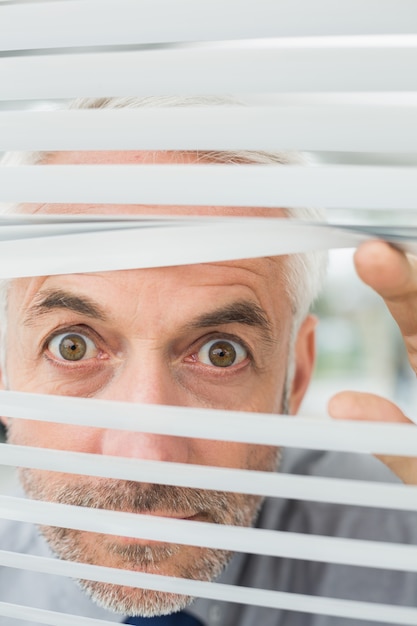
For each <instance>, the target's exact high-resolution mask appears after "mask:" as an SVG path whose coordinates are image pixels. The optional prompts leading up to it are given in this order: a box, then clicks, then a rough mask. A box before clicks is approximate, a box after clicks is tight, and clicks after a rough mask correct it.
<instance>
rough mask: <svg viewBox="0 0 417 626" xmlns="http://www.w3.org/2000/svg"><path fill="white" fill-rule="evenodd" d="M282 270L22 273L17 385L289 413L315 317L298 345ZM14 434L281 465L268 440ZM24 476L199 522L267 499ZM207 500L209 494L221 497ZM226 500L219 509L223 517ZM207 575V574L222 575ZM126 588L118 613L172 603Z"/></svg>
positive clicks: (10, 364) (25, 428)
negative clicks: (80, 348) (74, 338)
mask: <svg viewBox="0 0 417 626" xmlns="http://www.w3.org/2000/svg"><path fill="white" fill-rule="evenodd" d="M176 158H178V157H176V156H174V155H173V154H170V153H164V154H158V153H156V154H155V153H153V154H149V153H69V154H65V155H60V154H58V155H55V156H54V157H53V159H52V162H53V163H97V162H103V163H107V162H108V163H110V162H117V163H137V162H144V163H147V162H160V163H164V162H172V161H175V159H176ZM187 159H189V160H191V161H192V160H193V159H194V157H192V156H191V155H187V154H186V155H182V157H181V161H185V160H187ZM25 210H26V211H27V212H31V213H44V214H45V213H79V212H80V211H81V212H83V213H85V212H89V213H109V214H110V213H132V214H150V213H152V212H154V213H162V212H166V213H172V212H175V213H180V214H188V213H190V214H213V213H217V214H221V215H235V214H242V213H243V214H245V213H247V210H246V209H238V208H237V209H234V208H225V207H174V208H173V207H148V206H141V205H137V206H128V207H121V206H114V205H113V206H112V205H110V206H109V205H105V206H99V205H94V206H83V207H80V206H73V205H42V206H26V207H25ZM251 214H253V215H270V211H269V210H263V209H253V210H252V211H251ZM277 214H278V215H281V212H280V211H277ZM284 270H285V258H284V257H277V258H265V259H250V260H240V261H234V262H227V263H210V264H204V265H202V264H200V265H194V266H185V267H171V268H153V269H141V270H129V271H118V272H102V273H94V274H82V275H81V274H77V275H68V276H47V277H35V278H28V279H19V280H15V281H13V283H12V285H11V287H10V292H9V309H8V314H9V321H8V336H7V363H6V369H7V381H8V388H9V389H13V390H18V391H27V392H38V393H39V392H41V393H48V394H58V395H64V396H65V395H74V396H83V397H94V398H98V399H107V400H122V401H130V402H139V403H151V404H153V403H158V404H165V405H177V406H188V407H208V408H218V409H220V408H221V409H233V410H236V409H237V410H241V411H255V412H264V413H280V412H281V411H282V407H283V401H284V389H285V388H286V385H287V365H288V361H289V357H290V349H291V350H292V349H293V352H294V354H293V357H292V359H293V362H294V376H293V379H292V381H290V385H289V388H288V389H287V390H286V395H287V397H286V399H285V400H286V402H287V403H288V410H289V412H290V413H296V412H297V410H298V408H299V406H300V403H301V401H302V398H303V396H304V393H305V391H306V389H307V386H308V383H309V381H310V377H311V373H312V369H313V363H314V351H315V348H314V330H315V325H316V320H315V319H314V318H313V317H311V316H308V317H307V318H306V319H305V321H304V322H303V324H302V325H301V327H300V329H299V331H298V335H297V337H296V341H295V345H294V347H293V346H292V345H291V346H290V338H291V336H292V315H293V314H292V303H291V301H290V298H289V296H288V294H287V291H286V289H285V282H284ZM155 285H157V286H158V287H157V289H156V288H155ZM58 296H59V298H60V299H59V298H58ZM74 303H76V304H75V305H74ZM81 305H83V307H84V308H82V307H81ZM68 334H73V335H74V334H76V335H78V336H80V335H81V336H82V337H83V338H84V340H85V341H87V342H88V345H89V352H88V354H87V356H86V357H85V358H84V359H82V360H81V361H68V360H65V359H64V358H63V357H62V355H61V353H60V352H59V344H60V341H61V339H62V338H63V337H64V336H65V335H68ZM220 339H221V340H223V341H226V342H229V343H228V345H230V342H232V344H231V345H233V346H234V348H235V350H236V351H237V359H236V361H235V362H233V363H232V364H231V365H230V366H228V367H218V366H215V365H213V364H212V362H210V360H209V359H208V353H209V352H208V351H209V347H210V345H211V344H210V342H211V343H212V342H213V341H215V340H220ZM9 437H10V440H11V441H12V442H13V443H16V444H20V445H32V446H37V447H45V448H54V449H62V450H71V451H77V452H87V453H93V454H104V455H110V456H123V457H132V458H141V459H151V460H158V461H167V462H180V463H193V464H199V465H214V466H220V467H233V468H242V469H260V470H268V471H269V470H273V469H275V467H276V464H277V450H276V448H273V447H269V446H257V445H250V444H238V443H225V442H221V441H207V440H201V439H190V438H180V437H170V436H161V435H154V434H148V433H130V432H126V431H117V430H106V429H98V428H80V427H78V426H77V427H75V426H70V425H66V426H60V425H54V424H51V423H42V422H31V421H29V420H27V421H26V420H12V421H11V423H10V424H9ZM22 479H23V483H24V486H25V488H26V489H27V491H28V492H29V494H30V495H31V496H32V497H36V498H41V499H50V500H59V495H58V494H59V493H60V491H62V489H65V490H66V493H67V497H66V501H71V502H73V503H77V501H76V500H74V499H72V498H73V496H72V495H71V494H72V493H75V492H76V490H77V489H78V488H85V491H86V493H89V494H90V493H94V494H97V497H98V498H99V499H98V500H97V502H96V505H97V506H100V507H104V508H122V510H125V511H138V512H139V511H141V510H143V511H146V512H148V513H149V514H152V515H160V516H165V517H179V518H183V519H189V518H192V519H193V520H196V521H198V520H204V521H215V522H217V523H232V524H244V525H250V524H252V523H253V520H254V517H255V516H256V512H257V510H258V507H259V505H260V499H258V498H254V497H253V496H245V495H238V494H232V495H231V496H230V499H229V500H228V501H227V504H226V505H223V509H224V511H223V512H222V510H221V509H222V507H221V506H217V505H216V504H215V503H213V504H212V505H210V504H207V506H206V508H204V507H203V508H202V509H201V510H200V509H199V508H198V507H197V500H196V499H195V497H193V494H191V495H190V499H187V497H188V496H187V494H185V493H183V492H186V491H188V492H190V491H193V490H182V491H179V492H178V497H177V498H176V499H175V503H173V502H171V501H170V499H169V493H168V492H167V493H166V494H165V496H166V497H165V498H162V497H161V498H160V500H159V501H158V502H157V504H155V503H153V504H152V505H149V506H148V505H146V506H148V509H149V510H147V509H146V507H145V505H144V504H143V502H142V503H141V504H140V506H139V505H137V504H136V505H133V504H132V502H131V501H129V500H128V498H127V497H126V498H125V500H123V499H122V500H119V501H116V499H115V500H114V501H109V500H107V499H106V497H107V496H106V494H107V493H109V492H114V493H126V494H127V493H129V494H131V495H132V498H133V497H134V496H133V487H132V485H131V484H130V485H128V484H126V483H124V484H123V486H121V485H120V483H118V481H113V482H114V484H111V482H110V481H109V480H106V479H94V481H91V480H90V482H87V479H86V478H85V477H81V476H77V475H65V474H58V473H51V472H44V471H36V470H25V471H24V472H22ZM135 485H136V484H135ZM137 485H139V486H138V487H137V486H135V487H134V489H135V490H141V492H144V493H145V494H146V493H147V490H149V489H151V486H150V485H147V484H145V483H138V484H137ZM71 490H72V491H71ZM171 490H172V488H171ZM194 494H195V492H194ZM183 496H184V497H183ZM205 497H206V498H208V499H207V502H208V503H210V500H209V498H210V497H211V495H208V496H205ZM219 497H220V496H219ZM172 499H174V498H172ZM216 507H217V509H218V510H217V509H216ZM211 509H212V510H211ZM213 511H214V512H213ZM216 511H217V513H218V518H216V517H213V515H214V513H216ZM241 511H243V512H245V511H246V512H245V513H244V514H243V513H242V515H243V517H242V515H241V517H239V516H238V515H240V512H241ZM217 513H216V514H217ZM45 533H46V536H47V538H49V540H50V541H51V542H52V545H53V547H54V548H55V549H57V551H58V552H59V547H60V543H62V537H61V535H57V534H53V533H55V531H50V530H48V529H46V530H45ZM51 533H52V534H51ZM67 539H68V541H67V543H71V544H77V545H78V546H79V551H78V552H75V553H74V554H69V556H68V554H65V556H66V557H67V558H71V557H73V558H77V559H79V560H84V561H86V562H92V563H96V564H100V565H106V566H110V567H127V568H130V569H138V570H145V571H148V572H158V573H162V574H167V575H183V576H187V575H188V576H191V577H200V576H201V577H202V578H204V577H205V576H206V574H205V571H204V568H203V567H198V568H197V567H194V564H195V563H197V564H198V563H200V561H199V559H201V558H203V559H204V558H205V557H206V556H207V555H208V554H209V553H208V551H207V550H203V549H200V548H197V547H193V546H180V547H179V548H178V547H176V548H175V550H174V552H173V554H167V553H165V552H164V549H166V547H167V544H156V543H155V542H150V541H145V540H142V541H141V540H135V541H134V540H130V539H128V538H127V539H126V538H123V537H112V538H110V537H109V536H104V535H100V536H99V535H95V534H92V533H86V532H81V531H80V532H78V531H76V534H74V533H73V534H71V535H68V537H67ZM126 546H128V547H129V549H130V550H131V551H132V552H133V551H135V550H136V552H135V554H137V553H138V550H140V548H150V549H152V550H154V555H156V556H155V558H154V559H153V560H149V561H146V560H143V559H142V561H140V560H139V558H137V559H136V560H135V559H133V560H132V559H130V560H129V559H127V558H126V557H125V554H124V553H123V550H124V548H126ZM158 550H159V551H158ZM141 554H142V553H141ZM142 556H143V554H142ZM212 556H213V555H212ZM210 558H211V557H210ZM213 558H217V557H216V555H214V557H213ZM227 558H228V557H227ZM224 560H225V559H224V558H223V557H221V558H220V561H222V562H223V561H224ZM193 567H194V569H193ZM196 570H197V571H196ZM199 570H201V572H200V571H199ZM213 571H214V570H213ZM217 573H218V572H217ZM207 577H208V578H211V577H212V572H211V573H210V574H207ZM121 593H122V595H123V597H122V598H121V600H122V601H123V604H116V605H114V606H115V607H116V609H117V610H120V612H122V609H123V612H128V611H129V613H132V614H134V613H141V612H142V613H144V614H148V615H150V614H152V613H153V612H169V611H170V610H171V608H170V607H171V605H170V604H169V603H168V604H166V605H164V609H163V611H162V610H159V609H158V611H157V610H156V609H154V608H152V607H154V606H159V604H158V602H159V601H160V598H159V599H158V598H156V597H155V594H153V595H152V593H148V594H147V595H146V594H145V595H144V592H140V591H133V590H131V589H127V588H123V589H122V592H121ZM141 594H142V595H141ZM106 595H109V593H108V589H107V588H103V589H102V593H101V596H100V598H101V599H102V598H103V596H106ZM161 595H163V594H159V596H161ZM165 595H166V594H165ZM100 598H99V601H101V600H100ZM151 605H152V606H151ZM139 606H142V607H143V606H146V610H143V611H142V609H140V610H139V609H138V607H139ZM172 606H174V605H172ZM175 606H177V605H175ZM178 606H181V605H178ZM112 607H113V605H112ZM126 607H127V609H126ZM149 607H151V608H149Z"/></svg>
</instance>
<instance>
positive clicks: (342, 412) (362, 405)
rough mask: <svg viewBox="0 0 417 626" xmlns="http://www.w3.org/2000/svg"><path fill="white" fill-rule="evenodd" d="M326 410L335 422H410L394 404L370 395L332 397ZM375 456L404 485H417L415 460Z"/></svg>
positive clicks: (342, 393) (339, 394) (343, 394)
mask: <svg viewBox="0 0 417 626" xmlns="http://www.w3.org/2000/svg"><path fill="white" fill-rule="evenodd" d="M328 409H329V413H330V415H331V417H333V418H334V419H341V420H343V419H350V420H358V421H372V422H396V423H403V424H411V423H412V422H411V420H409V419H408V418H407V417H406V416H405V415H404V413H403V412H402V411H401V409H399V408H398V407H397V406H396V405H395V404H393V403H392V402H390V401H389V400H386V399H385V398H381V397H379V396H376V395H373V394H371V393H361V392H356V391H343V392H341V393H338V394H336V395H335V396H333V398H331V400H330V402H329V405H328ZM375 456H376V458H377V459H379V460H380V461H382V462H383V463H385V465H387V466H388V467H389V468H390V470H391V471H392V472H394V473H395V474H396V475H397V476H398V477H399V478H400V479H401V480H402V481H404V482H405V483H407V484H414V485H415V484H417V459H416V458H411V457H401V456H391V455H375Z"/></svg>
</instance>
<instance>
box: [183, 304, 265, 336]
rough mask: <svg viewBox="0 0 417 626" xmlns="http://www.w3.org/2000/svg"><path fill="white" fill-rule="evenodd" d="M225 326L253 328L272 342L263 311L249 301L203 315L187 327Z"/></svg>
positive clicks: (229, 305)
mask: <svg viewBox="0 0 417 626" xmlns="http://www.w3.org/2000/svg"><path fill="white" fill-rule="evenodd" d="M225 324H244V325H246V326H254V327H256V328H258V329H260V330H261V331H262V334H263V335H264V339H265V340H266V341H268V342H271V341H272V329H271V324H270V323H269V321H268V318H267V317H266V314H265V311H264V310H263V309H262V308H261V307H260V306H259V305H258V304H256V303H255V302H251V301H250V300H239V301H237V302H232V303H231V304H228V305H226V306H224V307H221V308H219V309H215V310H214V311H211V312H209V313H204V314H203V315H201V316H200V317H198V318H197V319H196V320H194V321H193V322H191V324H189V325H188V326H189V328H191V329H199V328H209V327H211V326H223V325H225Z"/></svg>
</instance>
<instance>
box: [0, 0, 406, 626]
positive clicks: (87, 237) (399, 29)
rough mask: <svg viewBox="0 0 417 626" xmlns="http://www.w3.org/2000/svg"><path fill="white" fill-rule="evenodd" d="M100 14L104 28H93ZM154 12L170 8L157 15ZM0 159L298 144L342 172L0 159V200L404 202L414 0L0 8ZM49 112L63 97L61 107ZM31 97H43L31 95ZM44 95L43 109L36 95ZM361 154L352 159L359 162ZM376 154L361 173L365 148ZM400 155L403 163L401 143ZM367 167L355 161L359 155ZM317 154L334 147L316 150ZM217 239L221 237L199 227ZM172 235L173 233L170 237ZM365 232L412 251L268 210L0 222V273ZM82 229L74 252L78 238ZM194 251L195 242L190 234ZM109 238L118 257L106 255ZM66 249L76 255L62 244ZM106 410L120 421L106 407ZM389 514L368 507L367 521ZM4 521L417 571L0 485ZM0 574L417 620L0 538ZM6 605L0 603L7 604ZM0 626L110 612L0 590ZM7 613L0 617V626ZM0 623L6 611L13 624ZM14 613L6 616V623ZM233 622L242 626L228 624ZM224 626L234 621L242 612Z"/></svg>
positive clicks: (186, 257) (354, 430) (294, 243)
mask: <svg viewBox="0 0 417 626" xmlns="http://www.w3.org/2000/svg"><path fill="white" fill-rule="evenodd" d="M98 16H99V19H98ZM161 16H162V17H161ZM0 46H1V53H0V104H2V105H3V106H2V107H1V108H0V151H6V150H18V151H24V150H48V151H50V150H102V149H107V150H109V149H114V150H116V149H117V150H203V151H210V150H289V151H293V150H301V151H310V152H313V153H316V152H317V153H318V152H333V153H334V154H335V155H340V153H347V152H349V153H352V155H351V158H350V159H347V160H346V162H341V163H340V164H339V165H334V164H333V165H332V164H329V163H327V164H326V163H324V164H323V163H322V164H315V165H313V166H309V167H306V166H302V165H289V166H285V167H276V166H259V165H244V166H239V165H236V166H234V167H233V168H231V167H230V166H228V165H219V164H216V165H202V164H199V165H198V167H196V166H195V165H167V166H165V165H144V166H111V165H108V166H102V165H100V166H98V165H97V166H95V165H89V166H85V165H83V166H76V165H73V166H58V165H54V166H48V165H43V166H42V167H37V166H29V165H28V166H10V165H9V166H4V167H1V168H0V203H1V202H4V203H9V202H13V203H18V202H36V203H45V202H46V203H62V202H71V203H103V204H106V203H112V204H114V203H116V204H117V203H121V204H122V203H142V204H149V205H154V204H161V205H164V204H168V205H169V204H181V205H191V206H193V205H206V206H212V205H229V206H241V207H251V206H254V205H255V206H264V207H276V206H283V205H284V206H289V207H297V206H323V207H326V208H329V209H335V210H339V209H349V210H359V209H361V210H368V211H370V212H373V211H375V210H381V209H383V210H387V211H392V212H394V211H396V210H397V209H406V210H409V211H415V209H416V208H417V191H416V190H417V186H416V174H417V170H416V166H415V164H416V152H417V150H416V140H417V108H416V107H417V96H416V92H417V78H416V77H417V73H416V67H417V5H416V3H415V1H414V0H395V2H394V1H392V0H378V1H374V0H361V1H360V2H359V1H357V0H351V1H350V2H349V3H345V4H340V3H335V2H334V1H332V0H257V1H256V3H255V2H254V1H253V0H239V2H237V1H235V0H226V1H225V0H223V1H222V2H219V1H217V0H213V1H212V2H210V3H203V2H201V1H197V0H177V1H176V2H172V0H170V1H169V0H152V1H145V0H69V1H63V0H54V1H50V2H38V1H35V2H30V3H29V2H19V1H17V2H2V1H1V0H0ZM178 94H180V95H191V96H198V95H203V96H206V95H218V96H222V95H229V94H238V95H240V96H241V97H243V98H244V99H246V103H247V106H245V107H240V106H239V107H238V106H236V105H234V104H231V105H225V106H221V107H219V106H213V105H207V106H205V107H202V106H192V105H191V104H190V106H188V107H160V108H155V107H153V106H147V107H144V108H140V109H135V110H134V109H130V110H129V109H115V110H66V109H65V104H64V103H60V102H54V107H53V110H38V108H42V103H39V102H38V101H48V100H54V101H58V100H61V99H68V98H73V97H79V96H83V97H108V96H113V95H114V96H137V95H140V96H155V95H164V96H166V95H178ZM61 104H62V107H61V110H59V107H60V106H61ZM43 108H45V107H43ZM47 108H48V107H47ZM359 153H364V156H363V155H362V156H363V159H364V160H362V161H361V159H360V158H358V154H359ZM368 153H378V155H379V156H380V157H381V158H382V159H383V161H384V165H375V160H377V159H376V158H375V154H374V155H373V156H372V155H371V156H369V154H368ZM400 153H401V154H400ZM367 159H368V161H367ZM328 160H329V161H331V159H330V158H329V159H328ZM219 228H221V233H222V237H223V238H217V239H216V246H215V247H213V245H212V241H211V237H215V236H216V234H218V233H219ZM174 229H175V237H176V242H177V245H176V247H175V248H173V247H172V245H171V241H172V233H173V230H174ZM375 234H377V235H379V236H381V237H383V238H385V239H387V240H388V241H391V242H393V243H395V244H396V245H400V246H402V247H403V248H404V249H407V250H409V251H416V250H417V233H416V230H415V228H414V227H412V226H411V225H410V226H405V227H403V228H394V227H390V226H383V227H381V228H380V229H379V230H378V226H377V225H376V222H375V220H374V221H373V225H372V227H371V228H370V229H369V228H368V229H367V228H363V227H360V226H359V225H358V224H353V225H351V226H349V227H347V228H345V227H341V226H340V225H338V226H336V225H333V224H323V223H315V224H311V223H298V222H293V223H290V222H283V221H282V220H280V223H279V227H278V225H277V222H276V221H275V220H273V219H262V220H254V219H251V220H250V221H248V220H245V219H244V218H234V219H233V220H230V219H225V218H216V219H210V218H199V219H192V218H183V219H180V218H179V219H177V220H174V219H168V218H167V217H166V216H165V217H164V218H161V219H158V218H156V217H153V218H149V219H147V220H146V219H141V220H134V219H128V220H123V219H120V220H113V221H112V220H111V219H108V218H107V219H106V220H100V218H97V219H96V218H94V219H80V220H71V219H66V220H65V219H60V218H56V219H55V218H54V219H32V218H25V219H18V218H16V217H11V218H9V219H7V218H4V219H2V220H1V222H0V278H14V277H19V276H32V275H44V274H61V273H70V272H82V271H88V272H91V271H98V270H113V269H122V268H123V269H126V268H134V267H144V268H146V267H163V266H169V265H180V264H187V263H196V262H208V261H216V260H228V259H236V258H244V257H251V256H253V257H259V256H268V255H274V254H289V253H295V252H305V251H308V250H315V249H322V248H326V249H330V248H333V247H350V246H355V245H357V244H358V243H360V242H361V241H363V240H365V239H367V238H369V237H371V236H374V235H375ZM84 242H88V246H84V245H82V244H83V243H84ZM190 242H192V243H190ZM110 247H111V249H112V255H109V254H106V253H105V254H103V253H102V251H103V250H104V251H105V252H106V251H107V250H108V249H110ZM74 249H76V250H77V254H76V255H74ZM0 407H1V414H2V415H4V416H7V417H14V418H16V419H19V418H22V417H24V418H25V419H28V420H38V421H43V422H47V421H51V422H59V423H61V424H77V425H79V426H80V427H82V426H87V425H89V426H92V427H102V428H117V429H118V430H123V429H125V430H129V431H132V432H151V433H160V434H170V435H173V436H183V437H199V438H204V439H215V440H223V441H234V442H236V441H239V442H246V443H259V444H267V445H282V446H288V447H302V448H306V449H317V450H321V449H326V450H334V451H342V452H345V451H349V452H352V451H353V452H359V453H384V454H399V455H405V456H407V455H409V456H414V455H416V454H417V429H415V427H414V426H409V425H392V424H379V425H376V424H365V423H361V424H358V423H355V422H346V423H341V422H337V423H333V422H330V421H328V420H324V419H323V420H317V419H312V418H307V417H305V416H302V417H291V418H288V417H284V416H273V415H264V414H259V413H253V414H251V413H245V414H244V419H242V414H240V413H238V412H230V411H211V410H208V409H190V408H186V409H183V408H178V407H166V406H152V405H147V406H142V405H130V404H126V403H111V402H99V401H97V400H85V399H80V398H62V397H55V396H41V395H36V394H19V393H14V392H1V393H0ZM115 413H117V424H116V423H115V420H114V415H115ZM0 462H1V463H2V464H4V465H17V466H22V467H32V468H38V469H50V470H54V471H60V472H66V473H70V474H74V473H76V474H80V475H90V476H100V477H108V478H113V479H122V480H138V481H147V482H152V483H157V484H166V485H173V486H182V487H192V488H196V489H197V488H198V489H209V490H218V489H221V490H223V491H228V492H236V493H250V494H258V495H263V496H268V497H277V498H289V499H302V500H307V501H311V502H327V503H334V504H343V505H345V504H349V505H353V506H366V507H372V508H375V507H380V508H382V509H392V510H395V509H398V510H405V511H411V512H413V511H414V512H415V511H416V510H417V499H416V490H417V487H407V486H404V485H401V484H385V483H372V482H367V481H359V480H346V479H340V478H337V477H334V478H333V477H332V478H320V477H305V476H297V475H287V474H271V473H266V472H255V471H244V470H233V469H228V468H219V467H203V466H197V465H192V464H188V465H187V464H180V463H170V464H169V466H168V465H167V464H166V463H162V462H155V461H144V460H140V459H134V460H132V459H124V458H115V457H112V458H110V457H106V456H97V455H92V454H83V453H76V452H65V451H58V450H45V449H40V448H35V447H30V446H25V447H23V446H17V445H10V444H1V445H0ZM383 514H384V511H382V512H381V515H383ZM0 515H1V516H3V517H4V518H5V519H11V520H16V522H17V523H18V522H23V521H25V522H30V523H36V524H39V523H44V524H48V523H49V524H54V525H56V526H62V527H72V528H79V529H87V530H91V531H96V532H99V531H100V532H105V533H108V534H112V533H113V534H118V535H125V536H130V537H136V536H137V537H146V538H149V539H153V540H163V541H168V542H169V541H172V542H177V543H184V544H190V545H201V546H213V547H216V548H220V547H222V548H228V549H232V550H237V551H241V552H248V553H255V554H267V555H274V556H278V557H287V558H292V559H302V560H306V561H307V560H312V561H322V562H327V563H338V564H349V565H354V566H356V567H372V568H383V569H398V570H402V571H408V572H415V571H416V562H417V561H416V550H417V547H416V546H414V545H410V546H406V545H400V544H389V543H386V542H385V543H383V542H378V543H377V542H373V541H359V540H355V539H341V538H335V537H319V536H314V535H313V536H307V535H302V534H295V533H294V534H292V533H289V532H288V533H285V534H284V533H280V532H278V531H266V530H260V529H247V528H236V527H227V526H221V525H217V526H216V525H209V524H204V523H202V522H199V523H196V522H191V521H182V520H167V519H163V518H156V517H154V518H153V519H152V523H150V521H149V518H148V517H147V516H138V515H132V514H128V513H123V512H120V513H118V512H113V511H103V510H93V509H88V508H77V507H70V506H68V505H63V504H51V503H45V502H32V501H29V500H27V501H26V500H22V499H18V498H12V497H7V496H0ZM0 565H2V566H3V567H10V568H21V569H22V570H29V571H34V572H49V573H52V574H54V575H56V576H57V577H62V576H69V577H74V578H86V579H91V580H100V581H106V582H113V583H117V584H123V585H132V586H139V587H144V588H148V589H159V590H163V591H171V592H176V593H187V594H191V595H196V596H198V597H202V598H209V599H215V600H219V601H228V602H236V603H242V604H252V605H254V606H265V607H271V608H276V609H279V608H281V609H286V610H289V611H299V612H300V611H301V612H305V613H307V614H311V615H315V614H318V615H328V616H333V617H334V618H335V619H336V618H337V617H346V618H350V619H351V620H353V621H352V623H355V620H366V619H367V620H369V621H370V623H372V622H373V623H377V624H413V625H415V624H416V623H417V608H414V607H411V606H410V607H402V606H390V605H388V604H381V603H375V602H363V601H354V600H345V599H341V598H340V599H339V598H327V597H313V596H307V595H303V594H299V593H284V592H281V591H278V590H277V591H270V590H266V589H257V588H247V587H237V586H234V585H225V584H220V583H208V582H203V581H194V580H185V579H179V578H173V577H167V576H158V575H150V574H143V573H139V572H131V571H124V570H116V569H111V568H106V567H99V566H97V565H87V564H81V563H75V562H69V561H68V562H67V561H58V560H55V559H52V558H46V557H41V556H33V555H29V554H19V553H17V552H7V551H4V550H3V551H0ZM6 600H7V599H6ZM0 616H1V617H0V623H2V624H3V623H4V624H7V626H8V625H9V623H10V626H13V624H14V623H15V621H14V620H16V619H20V620H28V621H29V622H31V623H39V624H51V625H53V626H56V625H57V624H59V625H60V626H65V625H66V624H71V625H73V624H80V625H81V624H83V625H84V624H97V625H98V624H110V623H114V622H110V621H106V620H96V619H93V618H87V617H79V616H75V615H65V614H63V613H56V612H54V611H50V610H48V609H47V607H45V609H39V608H33V607H29V608H28V607H25V606H18V605H15V604H13V603H8V602H7V601H5V602H0ZM2 620H3V621H2ZM6 620H7V621H6ZM9 620H10V622H9ZM233 626H235V625H233ZM236 626H239V625H237V624H236Z"/></svg>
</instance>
